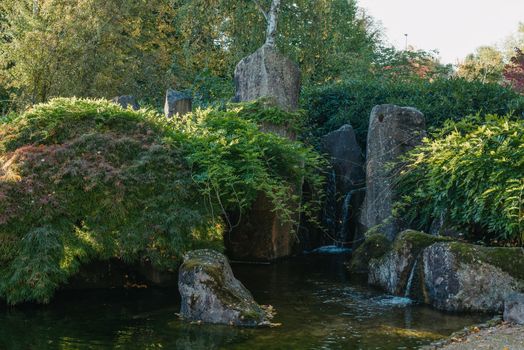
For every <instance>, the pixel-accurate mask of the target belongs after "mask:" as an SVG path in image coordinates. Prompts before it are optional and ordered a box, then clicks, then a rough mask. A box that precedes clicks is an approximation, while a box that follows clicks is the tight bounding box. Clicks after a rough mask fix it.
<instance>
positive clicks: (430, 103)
mask: <svg viewBox="0 0 524 350" xmlns="http://www.w3.org/2000/svg"><path fill="white" fill-rule="evenodd" d="M385 103H392V104H397V105H400V106H412V107H416V108H418V109H419V110H420V111H422V112H423V113H424V115H425V117H426V124H427V125H428V127H429V128H430V129H435V128H439V127H441V126H442V125H443V124H444V123H445V121H446V120H448V119H452V120H455V121H456V120H460V119H462V118H464V117H466V116H469V115H475V114H478V113H481V114H500V115H505V114H511V115H514V116H521V115H522V114H523V113H524V98H522V96H519V95H518V94H517V93H515V92H514V91H512V90H511V89H509V88H505V87H501V86H499V85H497V84H482V83H480V82H478V81H472V82H469V81H466V80H464V79H436V80H434V81H430V80H425V79H409V80H399V79H369V80H368V79H357V80H346V81H342V82H339V83H335V84H330V85H326V86H323V87H319V88H312V89H308V90H306V91H305V93H304V96H303V101H302V104H303V107H304V108H305V109H306V110H308V112H309V118H308V120H309V127H310V129H311V132H312V133H313V135H323V134H325V133H327V132H329V131H332V130H335V129H337V128H339V127H340V126H341V125H343V124H345V123H350V124H351V125H352V126H353V128H354V129H355V131H356V133H357V137H358V140H359V142H360V143H361V144H363V145H364V144H365V140H366V135H367V129H368V121H369V114H370V112H371V109H372V108H373V107H374V106H375V105H378V104H385Z"/></svg>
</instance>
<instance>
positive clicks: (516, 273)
mask: <svg viewBox="0 0 524 350" xmlns="http://www.w3.org/2000/svg"><path fill="white" fill-rule="evenodd" d="M449 246H450V248H451V251H452V252H453V253H455V254H456V255H457V257H458V261H461V262H464V263H468V264H473V265H474V264H478V263H487V264H490V265H493V266H496V267H498V268H500V269H501V270H502V271H505V272H507V273H508V274H509V275H511V276H512V277H515V278H518V279H520V280H522V281H524V249H523V248H517V247H483V246H478V245H473V244H467V243H460V242H452V243H450V245H449Z"/></svg>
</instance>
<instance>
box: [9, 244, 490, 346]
mask: <svg viewBox="0 0 524 350" xmlns="http://www.w3.org/2000/svg"><path fill="white" fill-rule="evenodd" d="M345 259H346V257H345V256H344V255H341V254H338V255H328V254H326V255H313V254H310V255H305V256H303V257H298V258H293V259H289V260H285V261H282V262H279V263H276V264H272V265H244V264H242V265H241V264H233V270H234V272H235V275H236V276H237V277H238V278H239V279H240V280H241V281H242V282H243V283H244V284H245V285H246V287H248V289H250V290H251V292H252V293H253V295H254V296H255V299H256V300H257V301H258V302H259V303H262V304H271V305H273V306H274V307H275V308H276V310H277V312H278V313H277V315H276V317H275V319H274V320H273V321H274V322H278V323H281V324H282V325H281V326H280V327H276V328H271V329H236V328H232V327H228V326H215V325H192V324H188V323H186V322H183V321H180V320H178V319H177V316H176V315H175V313H176V312H178V309H179V304H180V299H179V296H178V292H177V290H176V289H132V290H123V291H122V290H110V291H87V292H74V293H73V292H67V293H61V294H59V295H58V296H57V297H56V298H55V300H54V301H53V303H51V304H50V305H47V306H41V307H35V306H24V307H17V308H15V309H7V310H5V309H1V308H0V349H2V350H3V349H8V350H11V349H13V350H18V349H20V350H22V349H23V350H26V349H64V350H65V349H67V350H69V349H191V350H199V349H205V350H208V349H248V350H255V349H264V350H271V349H414V348H417V347H418V346H420V345H424V344H428V343H430V342H432V341H434V340H436V339H439V338H442V337H445V336H448V335H449V334H450V333H452V332H454V331H456V330H459V329H461V328H463V327H464V326H467V325H470V324H473V323H478V322H482V321H484V320H485V319H486V318H487V316H486V315H450V314H444V313H440V312H437V311H435V310H432V309H430V308H428V307H425V306H421V305H413V304H410V303H409V300H407V299H404V298H395V297H391V296H388V295H386V294H384V293H383V292H381V291H378V290H374V289H372V288H370V287H368V286H366V285H365V283H363V281H361V280H358V279H356V278H355V277H352V276H349V275H348V274H347V273H346V272H345V269H344V266H343V262H344V260H345Z"/></svg>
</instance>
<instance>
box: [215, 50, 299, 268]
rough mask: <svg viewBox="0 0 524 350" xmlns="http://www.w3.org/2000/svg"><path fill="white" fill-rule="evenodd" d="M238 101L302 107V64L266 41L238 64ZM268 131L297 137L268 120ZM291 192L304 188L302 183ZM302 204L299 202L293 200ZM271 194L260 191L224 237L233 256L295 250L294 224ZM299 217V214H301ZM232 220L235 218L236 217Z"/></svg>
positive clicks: (279, 254)
mask: <svg viewBox="0 0 524 350" xmlns="http://www.w3.org/2000/svg"><path fill="white" fill-rule="evenodd" d="M235 85H236V96H235V100H236V101H237V102H241V101H252V100H256V99H260V98H267V99H268V100H269V101H270V102H271V103H272V104H273V105H277V106H278V107H280V108H282V109H284V110H287V111H292V110H295V109H297V107H298V95H299V92H300V70H299V68H298V66H297V65H296V64H295V63H293V62H292V61H290V60H289V59H288V58H286V57H285V56H283V55H282V54H280V53H279V52H278V50H277V49H276V48H275V47H274V46H273V45H268V44H265V45H264V46H262V47H261V48H259V49H258V50H257V51H255V52H254V53H253V54H251V55H249V56H248V57H246V58H244V59H242V60H241V61H240V62H239V63H238V65H237V66H236V68H235ZM261 130H262V131H264V132H272V133H275V134H277V135H280V136H282V137H287V138H289V139H294V138H295V134H294V133H293V132H292V131H290V130H288V129H287V128H286V127H285V126H280V125H273V124H270V123H264V125H262V128H261ZM290 192H293V193H299V194H300V192H301V188H300V186H298V187H297V188H293V189H290ZM291 205H295V206H296V207H297V208H298V205H299V203H291ZM274 209H275V208H274V207H273V205H272V203H271V201H270V199H269V198H267V197H266V196H265V195H263V194H260V195H259V196H258V198H257V200H256V201H255V203H254V204H253V206H252V207H251V209H250V210H249V212H247V213H246V214H244V215H243V216H242V218H241V221H240V223H239V225H236V226H235V227H234V228H233V229H232V231H231V232H230V233H227V234H226V235H225V237H224V244H225V246H226V249H227V252H228V254H229V256H231V257H232V258H234V259H242V260H264V261H269V260H274V259H277V258H281V257H286V256H289V255H291V254H292V253H293V252H294V247H295V246H296V244H295V243H297V239H296V235H295V234H294V233H293V227H292V225H291V224H290V223H289V222H286V221H284V220H282V218H281V217H280V216H279V215H278V213H276V212H275V211H274ZM297 219H298V218H297ZM232 222H235V220H234V219H233V220H232Z"/></svg>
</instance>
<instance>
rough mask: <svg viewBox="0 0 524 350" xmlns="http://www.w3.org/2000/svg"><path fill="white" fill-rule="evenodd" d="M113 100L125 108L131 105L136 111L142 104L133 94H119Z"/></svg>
mask: <svg viewBox="0 0 524 350" xmlns="http://www.w3.org/2000/svg"><path fill="white" fill-rule="evenodd" d="M112 101H113V103H116V104H117V105H120V106H121V107H122V108H124V109H127V108H128V107H131V108H132V109H133V110H135V111H137V110H139V109H140V105H139V104H138V102H137V101H136V98H135V96H132V95H124V96H117V97H115V98H113V99H112Z"/></svg>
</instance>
